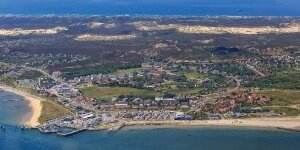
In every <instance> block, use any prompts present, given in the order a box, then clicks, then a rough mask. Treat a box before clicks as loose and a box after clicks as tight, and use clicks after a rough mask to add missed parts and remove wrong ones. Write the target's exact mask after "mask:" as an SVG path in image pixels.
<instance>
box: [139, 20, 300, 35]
mask: <svg viewBox="0 0 300 150" xmlns="http://www.w3.org/2000/svg"><path fill="white" fill-rule="evenodd" d="M134 25H135V26H136V28H137V29H138V30H140V31H154V30H170V29H175V30H177V31H178V32H182V33H195V34H225V33H229V34H246V35H247V34H248V35H253V34H271V33H277V34H281V33H299V32H300V23H292V24H285V25H283V26H282V27H273V26H261V27H231V26H222V27H212V26H197V25H195V26H189V25H178V24H168V25H158V24H156V25H155V24H154V25H153V24H152V25H145V24H143V23H135V24H134Z"/></svg>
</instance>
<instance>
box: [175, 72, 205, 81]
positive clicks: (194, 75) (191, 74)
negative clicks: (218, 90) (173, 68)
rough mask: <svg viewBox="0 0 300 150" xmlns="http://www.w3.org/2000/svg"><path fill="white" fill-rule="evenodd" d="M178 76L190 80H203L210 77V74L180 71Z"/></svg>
mask: <svg viewBox="0 0 300 150" xmlns="http://www.w3.org/2000/svg"><path fill="white" fill-rule="evenodd" d="M176 74H178V75H185V76H186V77H187V78H189V79H192V78H196V79H201V78H207V77H209V74H206V73H201V72H197V71H180V72H178V73H176Z"/></svg>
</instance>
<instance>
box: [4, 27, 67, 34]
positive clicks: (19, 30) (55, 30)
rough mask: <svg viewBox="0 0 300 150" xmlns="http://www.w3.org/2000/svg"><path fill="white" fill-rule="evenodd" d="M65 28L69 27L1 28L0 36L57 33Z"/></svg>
mask: <svg viewBox="0 0 300 150" xmlns="http://www.w3.org/2000/svg"><path fill="white" fill-rule="evenodd" d="M65 30H68V29H67V28H65V27H60V26H58V27H55V28H51V29H30V30H26V29H22V28H15V29H0V36H19V35H29V34H36V35H43V34H57V33H59V32H61V31H65Z"/></svg>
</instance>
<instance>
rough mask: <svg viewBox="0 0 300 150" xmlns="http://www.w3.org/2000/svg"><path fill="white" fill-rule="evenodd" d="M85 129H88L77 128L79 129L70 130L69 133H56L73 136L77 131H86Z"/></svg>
mask: <svg viewBox="0 0 300 150" xmlns="http://www.w3.org/2000/svg"><path fill="white" fill-rule="evenodd" d="M85 130H86V129H77V130H74V131H72V132H68V133H62V132H57V133H56V134H57V135H60V136H71V135H74V134H76V133H79V132H82V131H85Z"/></svg>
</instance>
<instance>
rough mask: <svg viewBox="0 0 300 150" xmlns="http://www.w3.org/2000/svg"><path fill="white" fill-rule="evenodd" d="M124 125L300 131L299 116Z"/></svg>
mask: <svg viewBox="0 0 300 150" xmlns="http://www.w3.org/2000/svg"><path fill="white" fill-rule="evenodd" d="M125 126H138V128H142V127H143V126H144V127H145V128H149V127H150V128H182V127H239V128H262V129H282V130H290V131H300V117H299V116H297V117H272V118H251V119H222V120H192V121H180V120H178V121H129V122H126V123H125Z"/></svg>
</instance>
